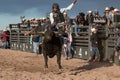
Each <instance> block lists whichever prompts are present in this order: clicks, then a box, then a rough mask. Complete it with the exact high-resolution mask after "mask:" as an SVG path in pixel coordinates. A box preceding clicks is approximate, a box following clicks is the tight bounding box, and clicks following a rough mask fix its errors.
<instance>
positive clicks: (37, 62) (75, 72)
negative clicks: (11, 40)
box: [0, 49, 120, 80]
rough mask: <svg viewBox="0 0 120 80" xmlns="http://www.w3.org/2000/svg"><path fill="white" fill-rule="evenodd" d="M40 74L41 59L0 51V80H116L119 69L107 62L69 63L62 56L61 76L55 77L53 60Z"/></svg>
mask: <svg viewBox="0 0 120 80" xmlns="http://www.w3.org/2000/svg"><path fill="white" fill-rule="evenodd" d="M48 63H49V71H48V72H47V73H44V59H43V56H42V55H38V56H36V55H34V54H33V53H29V52H22V51H17V50H9V49H0V80H120V66H116V65H113V64H110V63H107V62H92V63H88V62H87V61H86V60H81V59H75V58H73V59H69V60H65V57H64V56H62V61H61V63H62V66H63V72H61V73H59V71H58V67H57V63H56V57H54V58H52V59H49V62H48Z"/></svg>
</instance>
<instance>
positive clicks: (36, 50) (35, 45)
mask: <svg viewBox="0 0 120 80" xmlns="http://www.w3.org/2000/svg"><path fill="white" fill-rule="evenodd" d="M38 45H39V42H34V41H33V52H34V53H35V54H37V52H38Z"/></svg>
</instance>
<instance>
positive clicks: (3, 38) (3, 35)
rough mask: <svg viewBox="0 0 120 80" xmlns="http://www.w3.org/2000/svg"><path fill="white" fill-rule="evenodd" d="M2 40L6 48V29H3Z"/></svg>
mask: <svg viewBox="0 0 120 80" xmlns="http://www.w3.org/2000/svg"><path fill="white" fill-rule="evenodd" d="M2 42H3V47H4V48H5V49H7V48H8V34H7V33H6V30H3V34H2Z"/></svg>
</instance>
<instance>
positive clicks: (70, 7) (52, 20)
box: [50, 3, 74, 24]
mask: <svg viewBox="0 0 120 80" xmlns="http://www.w3.org/2000/svg"><path fill="white" fill-rule="evenodd" d="M73 6H74V3H72V4H70V5H69V6H68V7H66V8H61V9H60V12H61V13H63V12H67V11H69V10H71V9H72V7H73ZM50 21H51V24H53V23H54V18H53V13H52V12H51V13H50Z"/></svg>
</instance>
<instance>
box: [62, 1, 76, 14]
mask: <svg viewBox="0 0 120 80" xmlns="http://www.w3.org/2000/svg"><path fill="white" fill-rule="evenodd" d="M76 2H77V0H73V2H72V3H71V4H70V5H69V6H68V7H66V8H61V9H60V12H61V13H63V12H67V11H69V10H71V9H72V7H73V6H74V5H75V3H76Z"/></svg>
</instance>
